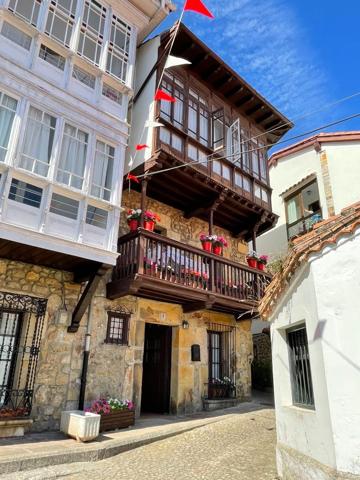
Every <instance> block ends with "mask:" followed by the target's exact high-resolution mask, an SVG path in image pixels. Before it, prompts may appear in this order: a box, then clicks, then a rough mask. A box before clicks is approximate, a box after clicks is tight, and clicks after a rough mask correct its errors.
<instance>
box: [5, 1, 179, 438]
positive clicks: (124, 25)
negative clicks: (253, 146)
mask: <svg viewBox="0 0 360 480" xmlns="http://www.w3.org/2000/svg"><path fill="white" fill-rule="evenodd" d="M173 9H174V7H173V5H172V4H171V3H170V2H169V1H168V0H141V1H138V0H133V1H129V0H111V1H110V0H109V1H106V0H105V1H102V0H99V1H98V0H0V73H1V74H0V436H1V427H2V420H1V419H2V416H3V415H5V416H7V417H15V418H17V417H29V418H30V417H31V418H32V419H33V420H34V426H35V428H36V429H38V430H39V429H46V428H55V427H56V426H57V425H58V421H59V418H60V411H61V409H65V408H77V406H78V405H81V403H84V398H83V400H82V401H81V400H80V401H79V394H80V393H79V387H80V383H81V381H84V379H83V380H80V377H81V368H82V367H81V365H82V362H83V352H84V345H85V333H86V329H84V328H80V330H79V327H80V321H81V319H82V318H83V317H84V316H85V317H86V319H87V320H88V322H89V323H90V313H89V314H88V315H86V312H87V309H88V307H89V305H90V304H91V302H92V301H93V298H94V296H95V294H96V295H97V296H98V297H99V296H100V297H101V295H102V293H101V292H102V290H104V286H103V285H102V290H101V286H100V290H97V287H98V285H99V282H100V279H102V277H103V276H104V275H105V274H110V273H111V267H112V266H113V265H115V264H116V259H117V257H118V253H117V240H118V229H119V221H120V213H121V196H122V183H123V174H124V162H125V153H126V148H127V143H128V136H129V129H130V125H129V123H128V109H129V102H130V100H131V98H132V95H133V84H134V71H135V61H136V48H137V45H138V44H139V43H140V42H141V41H142V40H143V39H144V37H146V36H147V35H148V34H149V33H150V32H151V31H152V30H153V29H154V28H156V27H157V26H158V25H159V23H161V21H162V20H163V19H164V18H165V17H166V16H167V15H168V14H169V13H170V12H171V11H172V10H173ZM99 291H100V293H99ZM102 298H103V297H101V302H102V303H101V305H99V306H98V309H97V310H96V312H95V314H94V315H93V318H92V321H93V323H94V324H95V328H96V329H97V331H100V332H101V337H99V339H98V344H97V347H98V348H99V356H101V357H102V358H105V357H106V356H107V355H108V357H109V358H112V359H114V360H116V358H117V356H119V355H120V356H121V355H122V353H121V351H120V349H118V350H116V351H115V350H111V347H112V346H111V345H110V347H107V346H106V345H105V343H106V342H104V339H105V338H108V336H109V335H107V333H106V332H107V328H108V326H107V322H108V323H109V325H110V324H111V325H113V324H116V325H118V324H119V325H120V326H121V325H122V326H123V325H124V322H125V320H124V322H123V323H121V322H122V317H121V315H122V314H123V313H121V312H120V310H119V309H120V307H119V308H118V309H117V311H116V312H115V313H111V314H110V313H109V312H112V310H114V309H115V306H114V305H113V304H111V303H110V302H108V303H106V304H105V303H104V302H105V301H103V300H102ZM89 312H90V310H89ZM119 312H120V313H119ZM84 314H85V315H84ZM126 315H127V314H126ZM126 315H125V316H126ZM119 318H120V319H119ZM126 318H127V317H126ZM86 319H85V320H86ZM85 320H84V321H85ZM109 328H110V327H109ZM102 329H103V330H104V331H102ZM87 330H88V332H87V334H88V337H89V335H90V333H89V327H88V329H87ZM120 330H121V328H120V327H119V328H117V329H116V333H118V334H119V336H120V337H121V335H122V331H120ZM109 331H110V330H109ZM111 331H112V332H113V330H111ZM87 340H88V338H87ZM120 341H121V342H123V343H124V344H125V343H126V342H127V338H126V340H125V337H124V338H122V337H121V338H120V340H119V342H120ZM119 342H118V343H119ZM109 343H111V342H109ZM121 344H122V343H121ZM86 345H87V348H89V347H88V346H89V341H87V343H86ZM104 345H105V346H104ZM75 350H76V355H73V354H72V353H71V352H73V351H74V352H75ZM122 352H123V350H122ZM74 362H75V363H74ZM109 362H110V360H109ZM110 363H111V362H110ZM97 367H98V365H97V364H96V362H95V365H93V366H92V367H90V370H91V368H93V379H94V380H93V381H92V385H93V387H91V389H92V392H88V393H89V396H90V399H92V398H93V397H95V396H96V395H100V394H103V393H104V392H105V387H104V384H106V392H108V393H109V394H111V395H113V396H115V395H121V394H122V393H123V394H124V395H128V392H125V391H124V392H123V391H122V390H121V387H120V385H121V384H122V383H121V382H122V379H121V377H122V376H123V372H122V373H120V371H116V372H112V371H110V373H109V369H107V370H106V371H105V372H104V371H101V372H99V371H98V370H97ZM111 375H117V376H118V377H119V378H116V380H114V377H111ZM108 376H109V378H108ZM110 377H111V378H110ZM99 379H101V382H102V383H101V382H100V380H99ZM111 388H113V389H114V390H111ZM71 390H73V393H71ZM80 396H81V395H80ZM28 423H31V421H30V422H28Z"/></svg>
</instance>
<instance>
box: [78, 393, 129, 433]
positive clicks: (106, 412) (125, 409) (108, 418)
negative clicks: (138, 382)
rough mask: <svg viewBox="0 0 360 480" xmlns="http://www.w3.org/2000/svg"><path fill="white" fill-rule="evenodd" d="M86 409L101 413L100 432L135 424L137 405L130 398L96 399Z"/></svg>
mask: <svg viewBox="0 0 360 480" xmlns="http://www.w3.org/2000/svg"><path fill="white" fill-rule="evenodd" d="M85 411H86V412H90V413H97V414H98V415H101V419H100V432H108V431H110V430H117V429H119V428H127V427H130V426H131V425H134V424H135V405H134V403H133V402H131V401H130V400H118V399H117V398H109V399H108V400H106V399H104V398H101V399H99V400H95V401H94V402H93V403H92V404H91V407H90V408H88V409H86V410H85Z"/></svg>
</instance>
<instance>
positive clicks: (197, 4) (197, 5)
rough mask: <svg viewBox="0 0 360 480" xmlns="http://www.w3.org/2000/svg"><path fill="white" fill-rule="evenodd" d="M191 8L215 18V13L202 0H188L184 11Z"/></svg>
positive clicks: (193, 10)
mask: <svg viewBox="0 0 360 480" xmlns="http://www.w3.org/2000/svg"><path fill="white" fill-rule="evenodd" d="M185 10H191V11H192V12H196V13H201V15H205V16H206V17H210V18H214V15H213V14H212V13H211V12H210V10H208V9H207V8H206V7H205V5H204V4H203V2H202V1H201V0H186V3H185V7H184V11H185Z"/></svg>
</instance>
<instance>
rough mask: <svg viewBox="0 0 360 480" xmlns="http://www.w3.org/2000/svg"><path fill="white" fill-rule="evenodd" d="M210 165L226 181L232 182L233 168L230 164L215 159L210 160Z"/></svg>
mask: <svg viewBox="0 0 360 480" xmlns="http://www.w3.org/2000/svg"><path fill="white" fill-rule="evenodd" d="M210 165H211V168H212V172H213V173H214V174H215V175H219V176H220V177H221V178H222V180H224V181H225V182H226V183H230V182H231V168H230V166H229V165H227V164H225V162H221V161H220V160H213V161H211V162H210Z"/></svg>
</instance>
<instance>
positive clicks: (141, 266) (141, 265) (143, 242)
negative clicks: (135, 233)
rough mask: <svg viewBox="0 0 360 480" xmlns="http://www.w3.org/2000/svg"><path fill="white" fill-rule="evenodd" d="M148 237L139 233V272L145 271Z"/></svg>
mask: <svg viewBox="0 0 360 480" xmlns="http://www.w3.org/2000/svg"><path fill="white" fill-rule="evenodd" d="M145 248H146V238H145V237H144V236H143V235H142V234H141V232H140V233H139V241H138V251H137V273H138V274H140V275H141V274H143V273H144V258H145Z"/></svg>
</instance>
